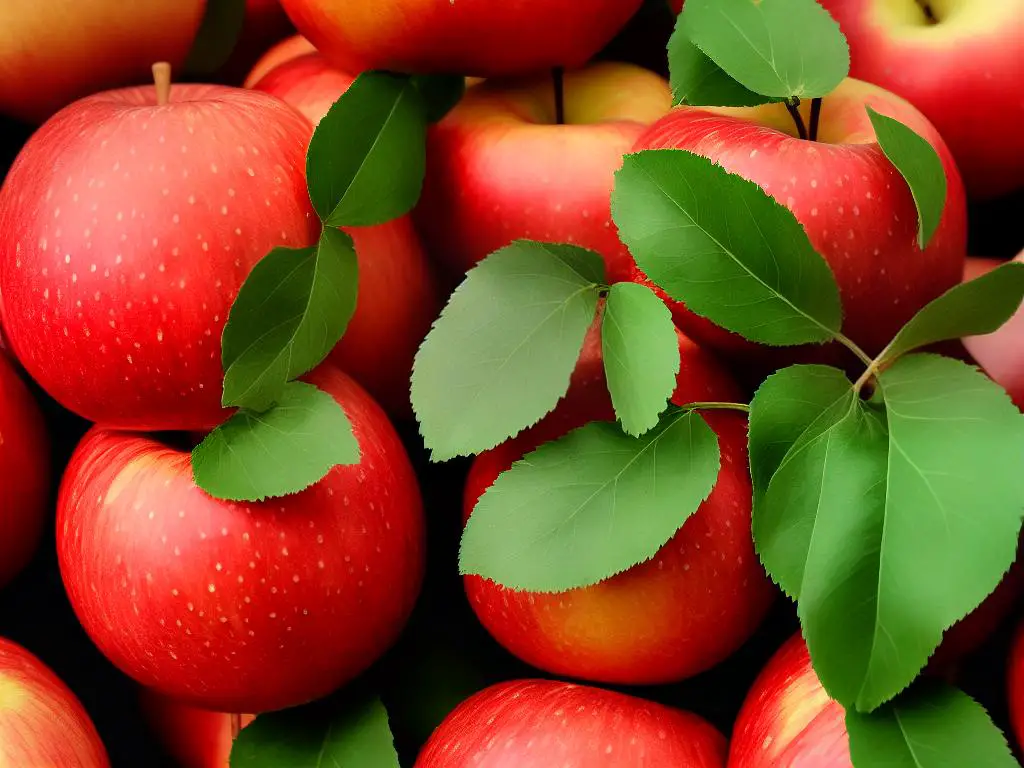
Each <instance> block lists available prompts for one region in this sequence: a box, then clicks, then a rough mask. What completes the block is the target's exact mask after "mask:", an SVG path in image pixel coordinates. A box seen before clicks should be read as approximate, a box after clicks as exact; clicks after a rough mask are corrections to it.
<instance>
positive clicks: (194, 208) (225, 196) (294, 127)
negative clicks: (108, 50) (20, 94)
mask: <svg viewBox="0 0 1024 768" xmlns="http://www.w3.org/2000/svg"><path fill="white" fill-rule="evenodd" d="M158 99H159V97H158V94H157V89H156V88H154V87H153V86H148V87H140V88H132V89H126V90H120V91H112V92H109V93H104V94H99V95H96V96H91V97H89V98H86V99H83V100H81V101H79V102H76V103H75V104H73V105H71V106H69V107H67V108H66V109H64V110H63V111H61V112H60V113H59V114H58V115H55V116H54V117H53V118H52V119H51V120H50V121H49V122H47V124H46V125H44V126H43V127H42V128H41V129H40V130H39V131H38V132H36V134H35V135H34V136H33V137H32V138H31V140H30V141H29V142H28V144H27V145H26V146H25V147H24V149H22V151H21V153H20V155H19V156H18V158H17V160H16V161H15V163H14V166H13V167H12V168H11V171H10V173H9V174H8V176H7V179H6V181H5V183H4V186H3V189H2V190H0V292H2V293H3V313H4V315H3V324H4V330H5V331H6V333H7V337H8V341H9V342H10V345H11V348H12V349H13V350H14V352H15V353H16V354H17V355H18V357H19V358H20V359H21V362H22V364H23V365H24V366H25V368H26V369H27V370H28V372H29V373H30V374H31V375H32V377H33V378H34V379H35V380H36V381H38V382H39V384H40V385H41V386H42V387H43V388H44V389H45V390H47V392H49V393H50V395H52V396H53V397H54V398H55V399H56V400H57V401H59V402H60V403H61V404H62V405H64V406H65V407H66V408H68V409H69V410H71V411H74V412H75V413H77V414H79V415H80V416H83V417H85V418H87V419H89V420H91V421H96V422H102V423H104V424H106V425H107V426H110V427H119V428H125V429H154V430H165V429H174V430H193V429H203V428H209V427H212V426H215V425H216V424H218V423H219V422H220V421H222V420H223V419H224V416H225V412H224V410H223V409H222V408H221V407H220V398H221V382H222V379H223V375H224V372H223V370H222V368H221V359H220V337H221V331H222V329H223V326H224V322H225V321H226V319H227V316H228V310H229V309H230V307H231V303H232V302H233V301H234V298H235V296H236V294H237V292H238V289H239V287H240V286H241V284H242V282H243V281H244V279H245V278H246V276H247V275H248V274H249V271H250V270H251V269H252V267H253V265H254V264H255V263H256V262H257V261H259V260H260V259H261V258H263V256H265V255H266V254H267V252H269V251H270V250H271V249H272V248H273V247H275V246H279V245H280V246H293V247H302V246H307V245H310V244H311V243H312V242H314V241H315V238H316V237H317V236H318V235H319V221H318V220H317V218H316V216H315V215H314V213H313V210H312V207H311V205H310V203H309V195H308V193H307V192H306V183H305V177H304V171H305V150H306V144H307V142H308V140H309V124H308V123H307V122H306V121H305V120H303V118H302V116H301V115H299V114H298V113H296V112H295V110H293V109H292V108H291V107H289V106H287V105H286V104H283V103H282V102H281V101H279V100H278V99H275V98H272V97H270V96H268V95H267V94H264V93H254V92H252V91H246V90H242V89H232V88H225V87H220V86H206V85H179V86H175V87H173V88H172V89H171V92H170V101H169V102H168V103H167V104H163V105H160V104H158V103H157V102H158Z"/></svg>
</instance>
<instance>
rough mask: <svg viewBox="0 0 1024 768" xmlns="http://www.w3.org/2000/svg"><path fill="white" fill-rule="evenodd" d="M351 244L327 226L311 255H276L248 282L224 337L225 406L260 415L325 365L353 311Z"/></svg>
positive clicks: (354, 265)
mask: <svg viewBox="0 0 1024 768" xmlns="http://www.w3.org/2000/svg"><path fill="white" fill-rule="evenodd" d="M357 292H358V265H357V261H356V252H355V249H354V247H353V245H352V239H351V238H350V237H349V236H348V235H346V234H345V233H344V232H342V231H340V230H337V229H333V228H331V227H327V228H325V229H324V231H323V233H322V234H321V236H320V242H319V244H318V245H316V246H314V247H313V248H302V249H293V248H275V249H274V250H273V251H271V252H270V253H269V254H267V256H265V257H264V258H263V259H261V260H260V261H259V262H258V263H257V264H256V266H255V267H254V268H253V270H252V272H251V273H250V274H249V277H248V278H246V281H245V283H244V284H243V285H242V288H241V290H240V291H239V293H238V297H237V298H236V299H235V303H234V304H233V305H232V307H231V313H230V314H229V316H228V321H227V325H225V327H224V334H223V337H222V350H223V351H222V358H223V363H224V370H225V372H226V373H225V375H224V394H223V397H222V401H223V403H224V405H225V406H226V407H227V406H237V407H241V408H249V409H252V410H255V411H262V410H266V409H267V408H269V407H270V406H271V405H273V404H274V402H276V401H277V398H278V397H279V396H280V394H281V391H282V390H283V388H284V385H285V383H286V382H288V381H290V380H292V379H294V378H297V377H299V376H301V375H302V374H304V373H307V372H308V371H310V370H312V369H313V368H314V367H316V366H317V365H318V364H319V363H321V362H322V361H323V360H324V358H325V357H327V354H328V353H329V352H330V351H331V350H332V349H333V348H334V345H335V344H337V343H338V340H339V339H340V338H341V336H342V334H343V333H344V332H345V327H346V326H347V325H348V321H349V320H350V319H351V318H352V314H353V313H354V312H355V307H356V294H357Z"/></svg>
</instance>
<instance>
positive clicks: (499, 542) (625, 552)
mask: <svg viewBox="0 0 1024 768" xmlns="http://www.w3.org/2000/svg"><path fill="white" fill-rule="evenodd" d="M719 462H720V457H719V451H718V439H717V437H716V436H715V433H714V432H712V431H711V429H710V427H708V425H707V424H706V423H705V421H704V420H703V419H702V418H701V417H700V416H699V415H698V414H697V413H695V412H693V411H684V410H680V409H673V410H672V411H671V412H670V413H669V414H667V415H666V416H665V418H663V419H662V421H661V423H660V424H659V425H658V426H657V427H655V428H654V429H653V430H651V431H650V432H648V433H647V434H646V435H644V436H643V437H640V438H635V437H629V436H628V435H626V434H624V433H623V432H622V431H621V430H620V429H619V427H618V426H617V425H616V424H612V423H608V422H592V423H590V424H587V425H586V426H584V427H581V428H579V429H577V430H574V431H572V432H570V433H569V434H568V435H566V436H564V437H562V438H560V439H558V440H555V441H553V442H550V443H545V444H544V445H542V446H540V447H539V448H537V449H536V450H535V451H533V452H531V453H529V454H527V455H526V456H525V457H524V458H523V459H522V460H520V461H518V462H516V464H514V465H513V466H512V468H511V469H509V470H507V471H506V472H504V473H502V474H501V475H500V476H499V477H498V479H497V480H496V481H495V483H494V485H492V486H491V487H490V488H488V489H487V491H486V492H485V493H484V495H483V496H481V497H480V501H479V502H477V505H476V508H475V509H474V510H473V514H472V516H471V517H470V518H469V523H468V524H467V525H466V529H465V531H464V533H463V536H462V549H461V552H460V555H459V567H460V571H461V572H462V573H463V574H478V575H480V576H484V577H485V578H488V579H492V580H493V581H495V582H497V583H498V584H501V585H503V586H506V587H510V588H512V589H520V590H529V591H532V592H561V591H564V590H569V589H573V588H575V587H583V586H587V585H590V584H596V583H598V582H599V581H603V580H604V579H607V578H609V577H611V576H614V575H615V574H617V573H621V572H622V571H625V570H627V569H629V568H631V567H633V566H634V565H636V564H637V563H640V562H643V561H645V560H649V559H650V558H652V557H654V555H655V554H657V552H658V550H659V549H660V548H661V547H662V546H663V545H664V544H665V542H667V541H668V540H669V539H671V538H672V536H674V535H675V533H676V531H678V530H679V529H680V528H681V527H682V525H683V523H685V522H686V520H687V519H688V518H689V517H690V515H692V514H693V513H694V512H696V511H697V507H699V506H700V504H701V502H702V501H703V500H704V499H706V498H707V497H708V494H710V493H711V490H712V488H714V485H715V481H716V479H717V477H718V470H719Z"/></svg>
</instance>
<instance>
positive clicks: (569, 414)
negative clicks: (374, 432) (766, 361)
mask: <svg viewBox="0 0 1024 768" xmlns="http://www.w3.org/2000/svg"><path fill="white" fill-rule="evenodd" d="M679 349H680V356H681V366H680V372H679V376H678V379H677V382H678V383H677V389H676V392H675V395H674V397H673V400H674V401H675V402H677V403H687V402H694V401H713V400H725V401H734V402H735V401H736V399H737V397H738V394H739V393H738V392H737V389H736V385H735V384H734V383H733V382H732V380H731V379H730V378H729V376H728V374H726V373H725V371H724V370H723V369H722V368H721V367H720V366H719V364H718V363H717V362H716V361H715V360H714V359H712V358H711V357H710V356H709V355H708V354H707V353H706V352H704V351H703V350H701V349H700V348H698V347H697V346H696V345H695V344H693V342H691V341H689V340H688V339H686V338H683V337H682V336H680V339H679ZM613 419H614V412H613V410H612V405H611V399H610V397H609V395H608V390H607V385H606V383H605V378H604V370H603V364H602V360H601V341H600V335H599V333H598V332H597V326H596V325H595V327H594V328H593V329H592V330H591V332H590V334H589V335H588V337H587V340H586V342H585V344H584V348H583V351H582V353H581V355H580V359H579V362H578V363H577V366H576V370H575V371H574V373H573V378H572V384H571V386H570V388H569V392H568V394H567V395H566V397H565V399H564V400H562V401H561V403H560V404H559V405H558V407H557V408H556V409H555V410H554V411H553V412H552V413H551V414H550V415H549V416H547V417H546V418H544V419H543V420H542V421H541V422H540V423H539V424H537V425H536V426H534V427H533V428H531V429H530V430H528V431H526V432H524V433H522V434H521V435H519V436H517V437H516V438H514V439H512V440H510V441H508V442H506V443H503V444H502V445H500V446H498V447H497V448H495V449H493V450H491V451H487V452H485V453H483V454H481V455H480V456H479V457H478V458H477V459H476V461H475V462H474V464H473V466H472V469H471V470H470V475H469V479H468V482H467V485H466V490H465V496H464V509H463V518H464V520H465V519H468V518H469V515H470V513H471V512H472V509H473V507H474V506H475V505H476V502H477V499H478V498H479V497H480V496H481V495H482V494H483V492H484V491H485V490H486V489H487V488H488V487H489V486H490V485H491V484H492V483H493V482H494V481H495V480H496V479H497V477H498V475H499V474H500V473H501V472H503V471H505V470H506V469H508V468H509V467H511V466H512V464H513V462H515V461H516V460H518V459H520V458H521V457H522V456H523V455H524V454H525V453H527V452H529V451H530V450H532V449H533V448H534V447H536V446H537V445H539V444H540V443H542V442H545V441H547V440H551V439H554V438H556V437H558V436H560V435H561V434H564V433H565V432H567V431H569V430H571V429H574V428H576V427H578V426H581V425H583V424H584V423H586V422H589V421H594V420H613ZM707 420H708V423H709V424H710V425H711V426H712V428H713V429H714V430H715V431H716V432H717V433H718V436H719V442H720V449H721V455H722V469H721V472H720V473H719V476H718V482H717V484H716V486H715V489H714V491H713V492H712V493H711V496H710V497H709V498H708V499H707V500H706V501H705V502H704V503H703V504H702V505H701V507H700V508H699V509H698V510H697V512H696V514H694V515H693V516H692V517H691V518H690V519H689V520H687V521H686V524H685V525H683V527H682V528H681V529H680V530H679V532H678V533H676V535H675V536H674V537H673V538H672V539H671V540H670V541H669V542H668V543H667V544H665V545H664V546H663V547H662V548H661V550H660V551H659V552H658V553H657V555H655V556H654V557H653V558H652V559H651V560H648V561H647V562H645V563H641V564H640V565H637V566H635V567H634V568H631V569H629V570H628V571H625V572H624V573H622V574H619V575H618V576H615V577H613V578H611V579H608V580H607V581H604V582H602V583H600V584H597V585H594V586H590V587H586V588H583V589H575V590H572V591H570V592H563V593H560V594H540V593H536V594H535V593H530V592H516V591H512V590H508V589H505V588H503V587H500V586H498V585H497V584H495V583H494V582H493V581H489V580H486V579H483V578H481V577H479V576H468V577H466V578H465V580H464V581H465V587H466V593H467V595H468V597H469V602H470V604H471V605H472V607H473V610H474V611H475V612H476V614H477V616H478V617H479V619H480V621H481V622H482V623H483V625H484V626H485V627H486V628H487V630H488V631H489V632H490V633H491V634H492V635H493V636H494V637H495V639H497V641H498V642H499V643H501V644H502V645H503V646H505V648H507V649H508V650H509V651H511V652H512V653H513V654H515V655H516V656H518V657H519V658H521V659H523V660H524V661H526V662H527V663H529V664H532V665H533V666H535V667H539V668H540V669H543V670H545V671H547V672H551V673H554V674H557V675H567V676H572V677H577V678H583V679H587V680H596V681H600V682H606V683H625V684H650V683H665V682H671V681H676V680H681V679H683V678H685V677H689V676H691V675H695V674H697V673H698V672H701V671H703V670H705V669H708V668H709V667H711V666H713V665H715V664H717V663H718V662H720V661H722V660H723V659H725V658H726V657H727V656H729V655H730V654H731V653H732V652H733V651H735V650H736V649H737V648H738V647H739V646H740V645H742V644H743V642H744V641H746V640H747V638H748V637H749V636H750V635H751V633H752V632H753V631H754V629H755V628H756V627H757V625H758V624H759V623H760V621H761V619H762V618H763V617H764V615H765V613H766V612H767V610H768V607H769V606H770V604H771V601H772V599H773V597H774V595H775V591H774V588H773V587H772V586H771V584H770V582H769V581H768V578H767V576H766V575H765V572H764V570H763V569H762V567H761V564H760V562H759V561H758V559H757V554H756V553H755V552H754V545H753V542H752V539H751V533H750V506H751V486H750V476H749V474H748V470H747V453H746V445H747V444H746V439H747V431H746V421H745V420H744V419H743V418H742V417H741V416H739V414H735V413H725V412H715V413H709V414H707Z"/></svg>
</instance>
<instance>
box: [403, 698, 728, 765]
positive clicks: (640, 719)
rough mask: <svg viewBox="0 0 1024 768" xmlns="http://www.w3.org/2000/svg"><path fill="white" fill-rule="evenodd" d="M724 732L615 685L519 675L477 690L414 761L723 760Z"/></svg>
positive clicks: (605, 762) (713, 762)
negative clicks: (608, 687) (594, 685)
mask: <svg viewBox="0 0 1024 768" xmlns="http://www.w3.org/2000/svg"><path fill="white" fill-rule="evenodd" d="M725 753H726V745H725V738H724V737H723V736H722V734H720V733H719V732H718V731H717V730H715V729H714V728H713V727H712V726H711V725H709V724H708V723H707V722H705V721H704V720H702V719H701V718H699V717H697V716H696V715H693V714H690V713H689V712H682V711H680V710H676V709H670V708H669V707H666V706H663V705H661V704H656V703H654V702H651V701H645V700H643V699H639V698H636V697H633V696H626V695H624V694H621V693H615V692H613V691H606V690H603V689H600V688H592V687H590V686H584V685H574V684H571V683H563V682H559V681H552V680H514V681H511V682H505V683H499V684H498V685H494V686H491V687H490V688H486V689H484V690H483V691H480V692H479V693H477V694H475V695H474V696H471V697H470V698H469V699H467V700H466V701H464V702H463V703H462V704H460V705H459V706H458V707H457V708H456V709H455V710H454V711H453V712H452V713H451V714H450V715H448V717H447V718H446V719H445V721H444V722H443V723H441V725H440V726H439V727H438V728H437V730H436V731H435V732H434V734H433V735H432V736H431V737H430V739H429V740H428V741H427V743H426V744H425V745H424V747H423V750H422V751H421V752H420V755H419V758H418V759H417V760H416V764H415V768H471V767H472V768H555V766H557V767H558V768H626V767H627V766H628V768H669V767H670V766H671V768H722V766H723V765H724V761H725Z"/></svg>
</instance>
